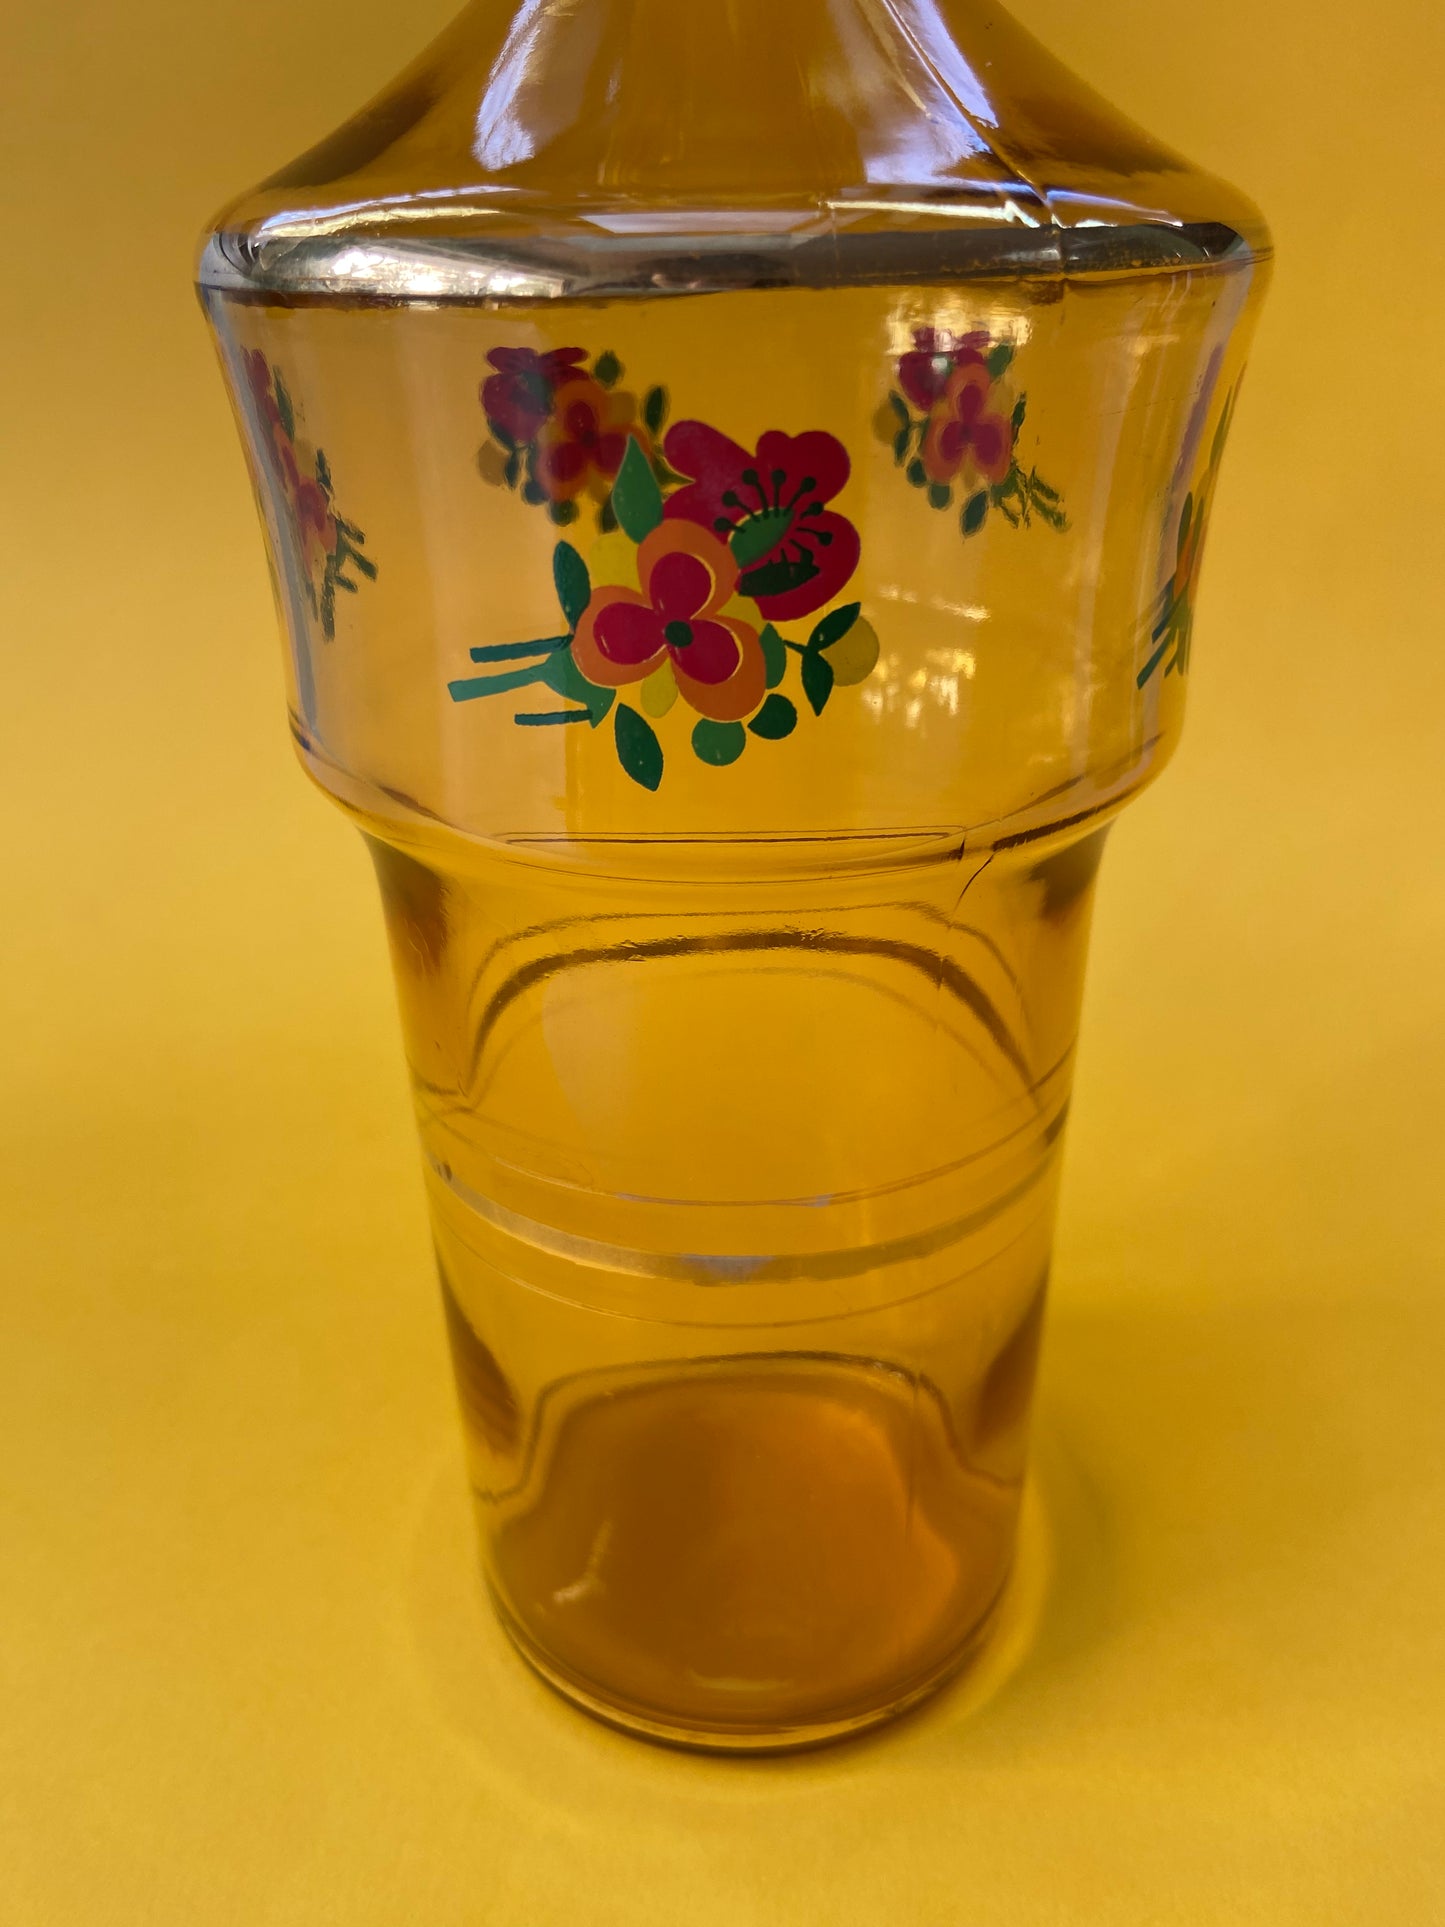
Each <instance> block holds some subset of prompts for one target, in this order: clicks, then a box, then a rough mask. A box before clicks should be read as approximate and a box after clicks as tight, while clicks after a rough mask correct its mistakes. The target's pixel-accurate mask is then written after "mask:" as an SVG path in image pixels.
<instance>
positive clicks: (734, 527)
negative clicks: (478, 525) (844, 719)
mask: <svg viewBox="0 0 1445 1927" xmlns="http://www.w3.org/2000/svg"><path fill="white" fill-rule="evenodd" d="M487 359H488V361H489V363H490V364H491V367H492V368H493V370H494V373H493V374H492V375H490V376H489V377H488V378H487V380H486V381H485V382H483V384H482V405H483V407H484V408H485V410H486V413H487V421H488V426H489V428H490V430H491V434H492V440H493V443H494V444H496V449H495V451H494V452H495V453H497V454H498V455H499V456H500V457H501V458H502V467H501V472H500V473H499V474H498V475H496V476H494V477H492V478H491V479H494V480H496V481H499V482H500V483H501V484H502V485H504V486H506V487H509V488H514V489H518V490H519V491H520V493H521V494H522V496H523V499H524V500H526V501H528V502H530V503H532V504H534V505H536V506H539V507H540V506H541V505H542V504H543V503H545V504H546V506H547V508H548V512H549V514H550V515H551V517H552V519H553V520H554V521H555V522H560V523H564V524H565V523H570V522H575V521H576V520H577V519H578V517H579V515H580V512H581V508H580V504H581V503H582V502H583V501H584V500H587V499H589V498H590V499H591V501H593V502H594V503H595V504H596V511H597V515H596V519H597V535H596V537H595V539H594V540H593V541H592V543H591V546H590V549H589V551H588V555H587V557H586V559H585V560H584V558H583V555H582V553H581V551H580V549H578V548H577V547H575V546H574V545H573V543H572V542H570V541H567V540H561V541H559V542H558V543H557V544H556V546H555V549H554V551H553V556H552V575H553V583H554V586H555V589H556V593H557V600H558V603H559V604H560V607H561V611H562V621H563V625H564V626H563V628H562V630H561V631H560V632H559V633H558V634H556V635H552V636H542V637H539V638H537V639H536V640H535V641H531V642H506V643H494V644H489V645H487V646H485V647H482V648H477V649H473V650H472V651H471V657H472V661H473V662H475V663H478V664H485V665H487V668H486V671H485V673H483V674H481V675H478V676H467V677H463V678H461V679H459V680H458V681H456V682H453V683H451V684H449V685H448V687H449V690H450V694H451V697H452V700H453V701H454V702H459V703H462V702H471V701H473V700H474V699H475V698H477V697H481V696H496V695H503V694H508V693H511V692H515V691H519V690H523V689H532V688H535V689H537V690H538V691H539V692H540V691H542V690H549V691H551V692H552V694H553V695H554V696H556V697H559V698H560V699H561V705H560V706H557V705H553V706H551V707H547V708H537V709H525V710H521V711H519V712H518V713H517V714H515V715H514V717H513V721H514V722H516V723H517V724H519V725H521V726H523V727H525V728H546V727H551V726H554V725H566V724H574V723H585V724H587V725H588V726H589V727H590V728H592V729H597V728H599V727H600V725H601V724H602V723H603V721H604V720H605V719H606V718H607V717H608V715H611V717H612V737H613V743H614V745H615V747H616V751H617V756H618V760H619V761H620V763H621V765H622V767H623V769H624V770H625V771H626V773H627V774H628V776H630V777H631V778H632V780H633V781H634V782H636V783H640V784H641V785H642V787H643V788H644V789H648V790H656V789H657V787H658V785H659V784H660V783H661V781H662V776H663V767H664V761H665V758H664V752H663V747H662V741H661V738H660V736H659V734H658V731H657V730H656V729H655V728H654V726H653V725H654V723H658V722H660V721H661V720H662V718H664V717H665V716H667V715H668V714H669V712H670V711H671V710H672V709H673V708H674V706H675V705H677V704H678V702H679V701H681V703H682V705H683V706H684V708H685V710H686V711H688V712H690V713H691V715H692V716H693V717H694V718H695V721H694V722H693V723H692V727H691V731H690V741H691V746H692V750H693V753H694V755H695V756H697V757H698V758H699V759H700V760H701V761H702V762H704V763H707V764H711V765H713V766H715V767H722V766H725V765H727V764H729V763H735V762H736V761H737V760H738V758H739V757H740V756H741V755H742V753H743V751H744V750H745V749H746V748H747V746H748V741H749V738H757V739H758V740H760V741H763V742H777V741H781V740H782V739H784V738H785V737H788V736H791V735H792V733H793V731H794V730H795V729H796V728H797V726H798V720H799V705H798V704H797V703H796V702H795V701H794V700H793V698H792V697H791V696H790V695H788V694H787V693H786V692H785V691H784V689H783V687H782V685H783V684H784V683H785V681H786V680H787V678H788V674H789V671H790V669H791V668H792V666H793V664H794V663H796V664H797V672H798V684H799V687H800V689H801V694H802V697H803V700H804V702H805V703H806V706H807V707H808V709H810V710H811V711H812V713H813V715H814V716H821V715H822V713H823V711H824V709H825V708H826V707H827V705H828V702H829V700H830V698H831V697H832V694H833V691H834V690H835V689H836V688H846V687H848V686H850V685H853V684H856V683H861V682H863V681H865V680H866V679H867V677H868V676H869V675H871V674H872V671H873V668H874V666H875V664H876V663H877V661H878V637H877V635H876V633H875V632H874V629H873V627H872V625H871V623H869V622H867V621H866V620H865V619H864V617H863V615H862V610H861V605H860V604H859V603H857V602H845V603H842V604H841V605H840V604H838V603H837V598H838V597H839V596H840V595H841V594H842V593H843V591H844V590H845V589H846V588H847V585H848V583H849V581H850V580H851V578H852V576H853V573H854V571H855V569H856V568H857V566H858V557H859V540H858V531H857V529H856V528H854V526H853V524H852V523H851V522H850V521H849V520H848V519H847V517H846V516H845V515H843V514H841V513H840V512H839V511H838V510H837V509H836V508H834V507H832V506H831V504H832V503H833V501H834V499H835V497H836V496H837V495H838V494H839V493H840V492H841V490H842V489H843V487H844V485H845V483H846V482H847V480H848V474H849V462H848V455H847V451H846V450H845V449H844V447H843V445H842V443H841V442H840V441H838V440H837V438H836V437H835V436H833V435H829V434H826V433H824V432H823V431H822V430H817V429H815V430H811V431H810V432H808V433H806V434H803V435H785V434H782V433H780V432H779V431H777V430H770V431H769V432H768V433H767V434H765V435H763V436H762V437H761V439H760V440H759V442H758V445H757V447H756V449H753V450H749V449H747V448H744V447H743V446H742V445H741V444H740V443H738V442H735V441H732V440H731V439H730V438H729V437H728V436H726V435H724V434H722V433H721V432H720V431H719V430H717V429H716V428H711V427H709V426H708V425H707V424H706V423H705V422H698V421H679V422H676V423H674V424H673V426H672V427H671V428H670V429H668V430H667V432H666V434H663V432H662V431H663V424H664V422H665V421H666V417H667V396H666V393H665V391H664V390H663V389H661V388H653V389H650V390H649V391H648V393H647V396H646V398H645V400H644V402H643V404H642V407H641V411H640V416H639V411H638V410H637V408H636V405H635V403H634V402H633V400H632V398H631V397H630V396H628V395H626V394H624V393H622V392H621V391H619V390H618V388H617V386H616V383H617V381H618V379H619V377H620V375H621V372H622V371H621V367H620V365H619V364H618V362H617V360H616V357H615V356H609V355H602V356H599V357H598V358H597V360H596V361H595V362H594V363H593V366H592V372H591V373H590V374H588V373H587V372H586V369H585V367H584V364H585V362H586V360H587V354H586V351H585V350H583V349H581V348H563V349H558V350H554V351H553V352H551V353H549V354H546V355H539V354H535V353H533V351H532V350H530V349H510V348H499V349H495V350H493V352H492V353H491V354H490V355H489V356H488V357H487ZM659 442H660V444H661V446H660V451H659ZM483 472H484V473H486V472H487V463H486V462H485V461H484V463H483ZM829 605H833V606H831V607H830V606H829ZM809 617H816V618H817V620H816V621H815V622H813V624H812V626H811V628H810V630H809V631H808V633H807V636H806V639H799V638H797V637H788V636H785V635H784V634H783V633H782V631H781V629H780V627H779V624H782V623H787V624H792V623H794V622H797V621H801V620H802V619H804V618H809ZM503 664H512V665H515V666H513V667H501V666H500V665H503ZM624 692H626V696H625V697H624ZM629 698H630V700H629Z"/></svg>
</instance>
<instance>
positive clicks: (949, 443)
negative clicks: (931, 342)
mask: <svg viewBox="0 0 1445 1927" xmlns="http://www.w3.org/2000/svg"><path fill="white" fill-rule="evenodd" d="M992 391H993V383H992V382H991V381H990V380H989V374H988V369H987V368H986V367H985V366H984V364H983V361H982V359H981V358H980V359H978V360H976V361H968V362H965V363H963V365H962V366H960V367H958V368H956V369H955V370H954V372H953V373H952V374H951V375H950V376H949V377H948V380H947V381H946V382H945V383H944V384H943V390H942V393H941V394H940V395H939V397H938V400H937V401H936V402H935V403H934V405H933V413H932V414H931V415H930V416H929V419H928V429H927V432H926V433H925V435H924V437H923V471H924V473H925V474H926V475H927V477H928V479H929V481H930V482H951V481H953V479H954V477H955V476H957V475H958V474H959V473H960V472H961V473H962V475H963V478H964V481H965V484H967V483H968V482H969V481H971V480H972V479H973V478H974V477H975V476H980V477H982V479H983V480H984V481H985V482H1001V481H1002V480H1003V478H1004V476H1005V475H1007V474H1008V472H1009V464H1010V463H1011V462H1012V461H1013V451H1014V431H1013V423H1012V422H1011V421H1010V419H1009V417H1008V413H1007V411H1006V410H1004V411H1000V410H999V409H996V408H992V407H990V406H989V403H990V401H991V399H992Z"/></svg>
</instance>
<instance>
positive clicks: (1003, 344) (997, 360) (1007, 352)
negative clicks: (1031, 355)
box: [986, 341, 1014, 381]
mask: <svg viewBox="0 0 1445 1927" xmlns="http://www.w3.org/2000/svg"><path fill="white" fill-rule="evenodd" d="M1013 358H1014V351H1013V343H1012V342H1010V341H997V342H995V343H994V345H993V347H992V348H990V349H989V351H988V361H987V363H986V366H987V368H988V378H989V380H990V381H997V380H998V378H999V376H1000V375H1001V374H1002V373H1003V371H1004V369H1005V368H1007V367H1008V365H1009V363H1010V362H1011V361H1012V360H1013Z"/></svg>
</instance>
